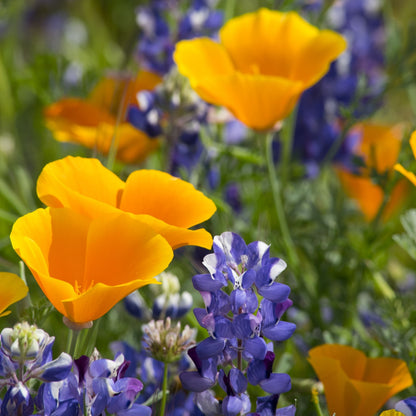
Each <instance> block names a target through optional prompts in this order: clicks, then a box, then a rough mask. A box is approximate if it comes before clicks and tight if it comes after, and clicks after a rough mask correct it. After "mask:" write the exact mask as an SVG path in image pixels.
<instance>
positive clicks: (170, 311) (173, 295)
mask: <svg viewBox="0 0 416 416" xmlns="http://www.w3.org/2000/svg"><path fill="white" fill-rule="evenodd" d="M157 278H158V279H159V280H160V281H161V282H162V284H161V285H160V286H159V285H158V286H155V288H154V290H155V297H154V298H153V304H150V305H147V304H146V302H145V300H144V299H143V297H142V296H141V295H140V294H139V292H138V291H135V292H133V293H131V294H130V295H128V296H127V297H126V298H125V299H124V306H125V307H126V310H127V311H128V312H129V313H130V314H131V315H133V316H134V317H136V318H138V319H140V320H142V321H146V322H148V321H149V320H150V319H152V318H153V319H164V318H166V317H169V318H171V319H180V318H182V317H183V316H185V315H186V314H187V313H188V312H189V311H190V309H191V307H192V304H193V299H192V295H191V294H190V293H189V292H187V291H184V292H182V293H180V292H179V290H180V284H179V279H178V278H177V277H176V276H174V275H173V274H172V273H168V272H163V273H161V274H160V276H158V277H157ZM149 309H150V310H151V311H152V313H151V314H150V313H149Z"/></svg>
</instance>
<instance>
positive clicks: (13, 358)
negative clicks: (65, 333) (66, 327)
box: [0, 322, 72, 416]
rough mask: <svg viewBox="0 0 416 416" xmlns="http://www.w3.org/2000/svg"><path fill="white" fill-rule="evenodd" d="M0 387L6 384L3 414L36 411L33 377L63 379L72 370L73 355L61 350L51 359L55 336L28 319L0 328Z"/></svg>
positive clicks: (49, 379) (53, 380)
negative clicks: (32, 323)
mask: <svg viewBox="0 0 416 416" xmlns="http://www.w3.org/2000/svg"><path fill="white" fill-rule="evenodd" d="M0 337H1V348H0V363H1V364H0V388H1V389H2V388H3V387H7V391H6V394H5V396H4V398H3V400H2V402H1V414H2V415H22V416H29V415H31V414H32V413H33V409H34V404H35V401H34V398H33V390H32V386H33V381H34V380H38V381H42V382H44V383H47V382H58V383H59V382H61V381H62V380H64V379H65V378H66V377H67V376H68V375H69V373H70V371H71V368H72V358H71V357H70V356H69V355H68V354H66V353H64V352H63V353H61V354H60V356H59V357H58V358H57V359H55V360H52V345H53V343H54V340H55V338H54V337H50V336H49V335H48V334H47V333H46V332H45V331H43V330H42V329H39V328H37V327H36V326H34V325H29V324H28V323H26V322H23V323H19V324H16V325H15V326H14V327H13V328H5V329H3V330H2V331H1V335H0Z"/></svg>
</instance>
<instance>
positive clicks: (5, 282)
mask: <svg viewBox="0 0 416 416" xmlns="http://www.w3.org/2000/svg"><path fill="white" fill-rule="evenodd" d="M28 291H29V288H28V287H27V286H26V283H25V282H24V281H23V280H22V279H21V278H20V277H19V276H17V275H16V274H14V273H7V272H0V317H2V316H6V315H9V314H10V313H11V311H6V309H7V308H8V307H9V306H10V305H11V304H13V303H15V302H18V301H19V300H21V299H23V298H24V297H25V296H26V295H27V292H28Z"/></svg>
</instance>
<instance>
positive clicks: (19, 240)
mask: <svg viewBox="0 0 416 416" xmlns="http://www.w3.org/2000/svg"><path fill="white" fill-rule="evenodd" d="M10 239H11V242H12V245H13V248H14V250H15V251H16V252H17V254H18V255H19V256H20V257H21V258H22V260H23V261H24V262H25V263H26V265H27V266H28V267H29V269H30V270H31V272H32V273H33V276H34V277H35V279H36V281H37V282H38V284H39V286H40V288H41V289H42V291H43V293H44V294H45V295H46V297H47V298H48V299H49V300H50V301H51V303H52V304H53V305H54V306H55V308H56V309H57V310H58V311H59V312H60V313H61V314H62V315H64V316H65V317H67V318H68V319H69V320H70V321H71V322H75V323H85V322H88V321H93V320H95V319H97V318H99V317H101V316H102V315H104V314H105V313H106V312H107V311H109V310H110V309H111V308H112V307H113V306H114V305H115V304H116V303H117V302H118V301H119V300H121V299H122V298H124V297H126V296H127V295H128V294H129V293H131V292H133V291H134V290H136V289H138V288H140V287H142V286H144V285H147V284H149V283H158V281H157V279H155V278H154V276H156V275H158V274H159V273H161V272H162V271H163V270H164V269H165V268H166V267H167V266H168V265H169V263H170V262H171V260H172V258H173V252H172V248H171V247H170V245H169V244H168V242H167V241H166V240H165V239H164V238H163V237H162V236H161V235H159V234H157V233H155V232H154V231H153V229H152V228H151V227H149V226H148V225H147V224H144V223H142V222H140V221H139V220H137V219H136V218H133V217H131V216H130V215H128V214H126V213H122V212H118V213H116V214H109V215H104V216H101V217H100V218H95V219H91V218H88V217H85V216H83V215H81V214H80V213H78V212H75V211H73V210H71V209H69V208H46V209H42V208H40V209H38V210H36V211H34V212H32V213H30V214H27V215H24V216H23V217H21V218H19V219H18V220H17V221H16V222H15V224H14V225H13V229H12V232H11V235H10Z"/></svg>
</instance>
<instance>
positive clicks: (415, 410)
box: [394, 396, 416, 416]
mask: <svg viewBox="0 0 416 416" xmlns="http://www.w3.org/2000/svg"><path fill="white" fill-rule="evenodd" d="M394 408H395V409H396V410H397V411H398V412H402V413H403V414H404V415H405V416H416V396H412V397H408V398H407V399H404V400H400V401H399V402H397V403H396V405H395V406H394Z"/></svg>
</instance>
